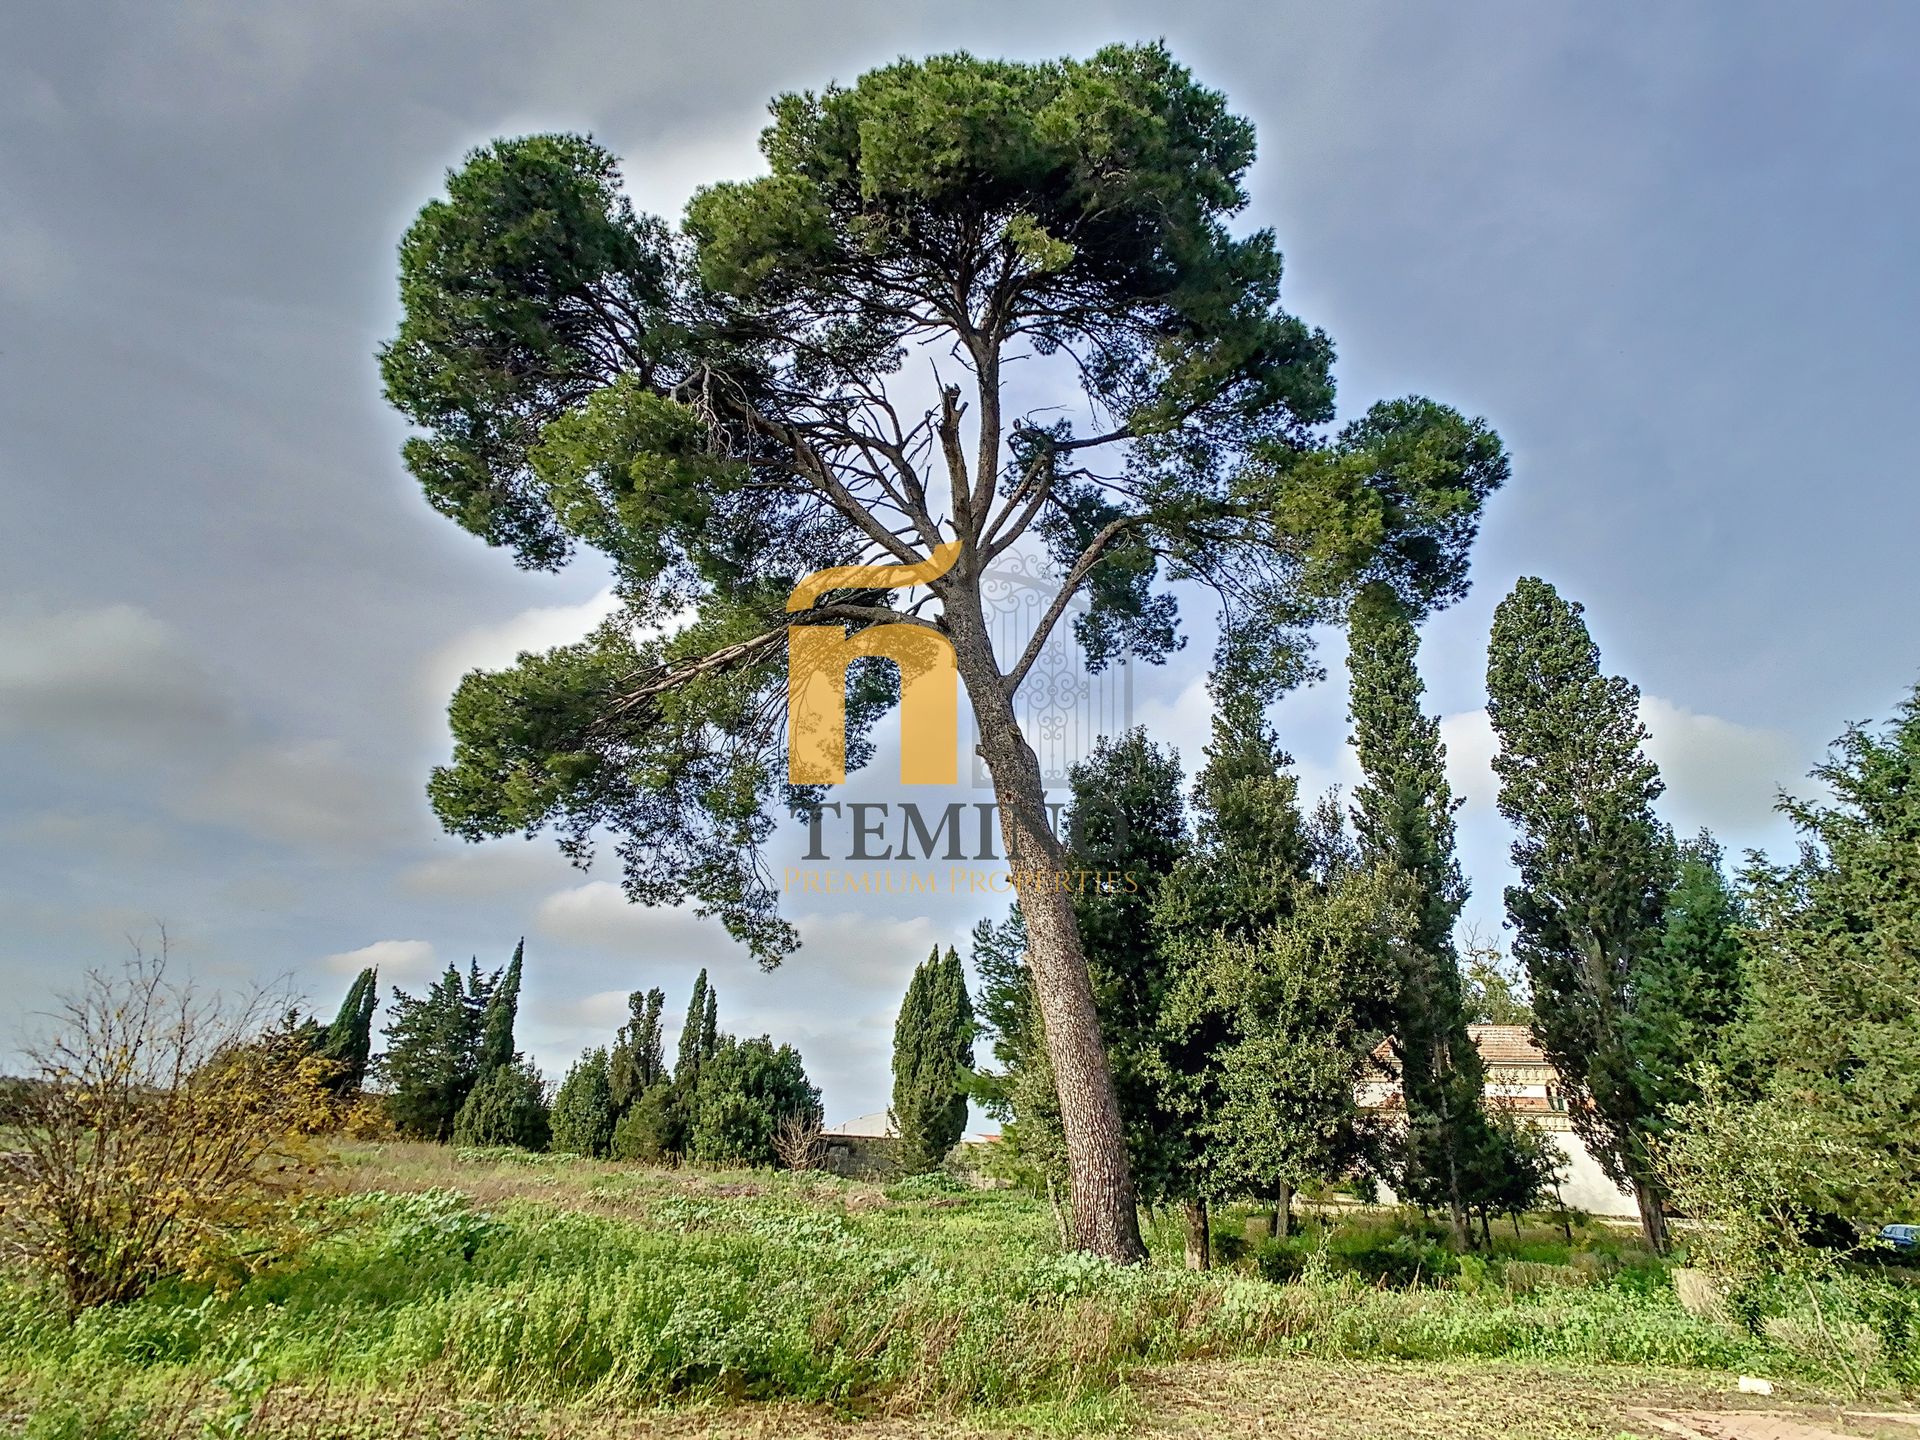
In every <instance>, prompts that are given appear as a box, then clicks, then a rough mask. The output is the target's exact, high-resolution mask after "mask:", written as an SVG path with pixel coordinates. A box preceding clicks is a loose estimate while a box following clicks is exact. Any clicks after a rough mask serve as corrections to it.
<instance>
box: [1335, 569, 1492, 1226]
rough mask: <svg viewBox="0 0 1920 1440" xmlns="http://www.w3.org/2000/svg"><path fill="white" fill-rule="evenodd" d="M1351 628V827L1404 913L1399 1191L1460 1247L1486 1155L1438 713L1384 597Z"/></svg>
mask: <svg viewBox="0 0 1920 1440" xmlns="http://www.w3.org/2000/svg"><path fill="white" fill-rule="evenodd" d="M1350 633H1351V646H1350V649H1349V652H1348V661H1347V663H1348V669H1349V673H1350V676H1351V680H1352V714H1351V719H1352V722H1353V727H1354V733H1353V745H1354V749H1355V750H1356V751H1357V752H1358V755H1359V759H1360V768H1361V769H1362V771H1364V772H1365V774H1366V783H1365V784H1363V785H1361V786H1360V787H1359V788H1358V789H1356V790H1355V791H1354V794H1353V798H1354V808H1353V820H1354V828H1355V830H1356V831H1357V832H1358V835H1359V839H1360V853H1361V855H1362V857H1363V858H1364V859H1365V860H1366V861H1367V863H1369V864H1371V865H1374V866H1378V867H1381V868H1384V869H1387V870H1389V871H1391V872H1393V874H1395V875H1396V876H1398V877H1399V878H1400V879H1401V880H1402V881H1404V883H1405V885H1406V886H1407V906H1408V915H1409V918H1410V920H1411V929H1410V931H1409V933H1408V934H1407V936H1406V943H1405V944H1404V945H1402V946H1400V947H1399V958H1400V974H1399V979H1398V986H1397V994H1396V996H1395V1005H1394V1027H1393V1050H1394V1058H1395V1060H1396V1062H1397V1064H1398V1068H1399V1071H1400V1093H1401V1096H1402V1098H1403V1100H1404V1103H1405V1106H1406V1127H1407V1128H1406V1132H1405V1134H1404V1136H1402V1137H1401V1152H1402V1153H1401V1157H1400V1158H1401V1165H1400V1172H1401V1173H1400V1191H1401V1194H1402V1195H1403V1197H1405V1198H1407V1199H1410V1200H1413V1201H1415V1202H1416V1203H1419V1204H1422V1205H1429V1204H1443V1205H1445V1206H1446V1208H1447V1210H1448V1211H1449V1212H1450V1213H1451V1215H1452V1217H1453V1230H1454V1237H1455V1241H1456V1243H1458V1244H1459V1245H1461V1246H1462V1247H1464V1246H1465V1245H1466V1244H1467V1242H1468V1240H1469V1238H1470V1234H1471V1232H1470V1230H1469V1228H1468V1223H1467V1210H1468V1206H1469V1203H1470V1202H1471V1201H1472V1200H1473V1199H1474V1194H1473V1192H1474V1189H1475V1177H1476V1175H1477V1174H1478V1173H1479V1172H1480V1171H1481V1170H1482V1169H1483V1168H1485V1166H1486V1163H1487V1162H1488V1161H1489V1160H1490V1159H1491V1158H1492V1156H1493V1153H1494V1151H1493V1146H1492V1144H1491V1138H1492V1137H1491V1132H1490V1130H1489V1127H1488V1124H1487V1120H1486V1115H1485V1112H1484V1111H1483V1110H1482V1108H1481V1096H1482V1091H1483V1089H1484V1087H1485V1079H1486V1076H1485V1068H1484V1066H1483V1065H1482V1064H1481V1061H1480V1053H1479V1051H1478V1050H1477V1049H1475V1047H1474V1044H1473V1041H1472V1039H1471V1038H1470V1036H1469V1035H1468V1033H1467V1016H1466V1004H1465V998H1464V988H1463V986H1462V982H1461V976H1460V956H1459V953H1458V952H1457V951H1456V950H1455V948H1454V943H1453V927H1454V922H1455V921H1456V920H1458V919H1459V916H1460V907H1461V906H1462V905H1464V904H1465V903H1466V899H1467V884H1466V880H1465V878H1464V877H1463V876H1462V875H1461V873H1460V863H1459V860H1458V859H1457V858H1456V856H1455V853H1454V829H1453V812H1454V810H1455V809H1456V808H1458V804H1459V802H1458V801H1456V800H1455V799H1454V798H1453V792H1452V790H1451V788H1450V787H1449V786H1448V784H1447V768H1446V766H1447V752H1446V746H1445V745H1444V744H1442V743H1441V740H1440V722H1439V719H1438V717H1436V716H1432V715H1428V714H1426V713H1425V712H1424V711H1423V710H1422V709H1421V702H1422V700H1423V699H1424V697H1425V695H1426V687H1425V685H1424V684H1423V683H1422V682H1421V679H1420V671H1419V669H1418V667H1417V665H1416V663H1415V662H1416V659H1417V656H1418V654H1419V645H1420V641H1419V636H1418V634H1417V632H1416V631H1415V630H1414V626H1413V622H1412V620H1411V619H1409V618H1408V616H1407V615H1406V613H1405V612H1404V611H1403V610H1401V609H1400V607H1399V606H1398V605H1397V604H1396V603H1395V602H1394V600H1393V598H1392V596H1391V595H1390V594H1381V593H1370V594H1368V595H1366V596H1363V597H1362V599H1361V600H1360V601H1359V602H1357V603H1356V604H1355V605H1354V608H1353V614H1352V625H1351V627H1350ZM1482 1188H1484V1187H1482Z"/></svg>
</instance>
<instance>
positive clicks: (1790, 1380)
mask: <svg viewBox="0 0 1920 1440" xmlns="http://www.w3.org/2000/svg"><path fill="white" fill-rule="evenodd" d="M329 1181H330V1183H329V1187H328V1190H327V1192H326V1193H323V1194H320V1195H317V1196H315V1197H314V1199H313V1200H312V1201H311V1202H309V1204H308V1206H307V1208H306V1211H305V1212H304V1217H303V1220H304V1225H303V1228H304V1231H305V1234H306V1237H307V1238H306V1240H305V1243H304V1244H302V1245H301V1246H300V1247H299V1248H298V1249H297V1251H296V1252H295V1253H292V1254H290V1255H287V1256H284V1257H282V1258H279V1259H277V1260H275V1261H274V1262H273V1263H271V1264H268V1265H266V1266H265V1267H264V1268H262V1269H260V1270H259V1271H258V1272H257V1273H254V1274H251V1275H244V1274H235V1275H234V1276H232V1277H229V1279H228V1281H227V1283H225V1284H216V1283H205V1284H196V1285H187V1284H183V1283H179V1282H168V1283H165V1284H163V1285H161V1286H160V1287H158V1288H157V1289H155V1290H154V1291H152V1292H151V1293H149V1294H148V1295H147V1296H145V1297H144V1298H142V1299H140V1300H138V1301H136V1302H134V1303H133V1304H130V1305H127V1306H124V1307H119V1308H114V1309H102V1310H98V1311H94V1312H90V1313H88V1314H86V1315H83V1316H82V1317H81V1318H80V1319H79V1321H78V1322H77V1323H75V1324H73V1325H71V1326H69V1325H68V1324H67V1323H66V1322H65V1321H64V1319H63V1318H61V1317H60V1316H59V1315H58V1314H57V1312H55V1311H53V1310H52V1309H50V1308H49V1306H48V1305H47V1304H46V1302H45V1300H44V1299H43V1298H42V1297H41V1296H39V1295H37V1294H36V1293H34V1292H33V1291H31V1290H29V1289H28V1288H26V1286H25V1285H24V1284H23V1283H21V1282H19V1281H17V1280H16V1281H12V1282H9V1285H8V1288H7V1289H6V1290H5V1292H4V1296H3V1297H0V1298H3V1308H0V1370H3V1371H4V1376H5V1378H4V1381H0V1385H4V1390H3V1391H0V1394H3V1395H4V1399H5V1404H6V1406H7V1409H8V1412H9V1414H10V1417H11V1425H12V1428H13V1429H14V1430H15V1431H16V1432H22V1433H26V1434H31V1435H41V1436H55V1435H72V1436H83V1435H84V1436H108V1435H127V1436H134V1435H141V1436H145V1435H180V1436H188V1435H194V1436H198V1435H202V1434H228V1435H240V1434H253V1435H277V1434H285V1435H316V1436H318V1435H356V1436H366V1437H373V1436H380V1435H394V1436H399V1435H429V1434H434V1435H449V1436H451V1435H462V1436H474V1437H479V1436H500V1437H508V1436H521V1435H525V1436H550V1435H552V1436H560V1435H577V1436H582V1437H585V1436H603V1435H604V1436H614V1435H628V1434H631V1435H656V1434H657V1435H675V1436H678V1435H698V1434H714V1435H726V1436H736V1435H741V1436H743V1435H753V1434H769V1435H771V1434H782V1435H793V1434H798V1435H806V1434H823V1435H824V1434H834V1433H840V1432H842V1431H844V1430H846V1428H847V1427H848V1426H850V1425H851V1426H855V1427H857V1429H858V1433H860V1434H863V1435H868V1436H876V1437H877V1436H884V1435H893V1434H915V1435H921V1434H931V1433H945V1432H948V1431H952V1432H955V1433H958V1432H960V1431H967V1432H970V1433H978V1432H981V1431H983V1430H985V1431H994V1432H997V1431H1002V1430H1008V1429H1012V1430H1019V1431H1026V1432H1033V1431H1051V1432H1067V1431H1106V1432H1112V1431H1132V1432H1135V1433H1142V1434H1169V1435H1175V1434H1181V1435H1226V1434H1241V1433H1261V1428H1262V1426H1265V1425H1269V1424H1270V1425H1271V1426H1272V1427H1274V1428H1271V1429H1270V1430H1269V1432H1268V1433H1273V1434H1292V1435H1327V1436H1343V1437H1344V1436H1362V1435H1376V1434H1377V1435H1383V1436H1384V1435H1415V1434H1435V1435H1448V1436H1454V1437H1460V1436H1471V1435H1483V1434H1484V1435H1539V1436H1543V1437H1544V1436H1588V1435H1596V1436H1602V1437H1607V1436H1614V1435H1618V1434H1622V1433H1625V1434H1651V1433H1657V1432H1656V1431H1654V1430H1649V1429H1645V1428H1641V1429H1635V1428H1634V1426H1635V1424H1637V1423H1639V1422H1637V1421H1635V1420H1634V1419H1633V1416H1632V1414H1631V1412H1633V1411H1635V1410H1637V1409H1644V1408H1647V1407H1656V1408H1657V1407H1658V1406H1660V1405H1669V1406H1695V1407H1698V1406H1701V1405H1724V1404H1727V1403H1729V1402H1728V1400H1727V1397H1728V1396H1729V1394H1730V1393H1731V1392H1732V1390H1733V1383H1732V1382H1733V1377H1734V1376H1735V1375H1737V1374H1738V1373H1742V1372H1745V1373H1753V1374H1763V1375H1768V1376H1771V1377H1773V1378H1775V1379H1776V1380H1777V1381H1780V1382H1781V1384H1782V1393H1783V1394H1793V1395H1797V1396H1799V1397H1800V1399H1802V1400H1804V1401H1805V1402H1806V1403H1808V1404H1811V1405H1814V1406H1816V1407H1818V1406H1820V1405H1822V1404H1825V1403H1827V1402H1828V1401H1829V1400H1830V1397H1829V1396H1828V1395H1827V1393H1826V1392H1825V1391H1824V1390H1823V1389H1822V1388H1821V1387H1822V1384H1823V1382H1824V1381H1825V1379H1826V1378H1827V1377H1825V1376H1823V1374H1822V1372H1821V1370H1820V1367H1819V1365H1818V1363H1817V1361H1816V1360H1814V1359H1812V1358H1810V1357H1809V1356H1808V1355H1807V1354H1806V1353H1805V1352H1804V1351H1803V1350H1800V1349H1797V1348H1796V1347H1794V1346H1793V1345H1792V1344H1790V1343H1784V1342H1782V1341H1780V1340H1779V1339H1778V1337H1776V1338H1773V1339H1769V1338H1763V1337H1760V1336H1755V1335H1751V1334H1747V1333H1745V1332H1744V1331H1742V1330H1739V1329H1737V1328H1734V1327H1728V1326H1723V1325H1719V1324H1715V1323H1712V1322H1709V1321H1706V1320H1701V1319H1697V1318H1695V1317H1693V1316H1691V1315H1689V1314H1688V1313H1686V1312H1685V1311H1684V1310H1682V1309H1681V1308H1680V1306H1679V1305H1678V1303H1677V1302H1676V1301H1675V1300H1674V1298H1673V1292H1672V1286H1671V1283H1670V1281H1669V1279H1668V1277H1667V1276H1666V1274H1665V1273H1664V1271H1663V1270H1662V1269H1661V1268H1660V1267H1658V1266H1657V1265H1654V1264H1652V1263H1651V1262H1649V1261H1647V1260H1646V1259H1645V1258H1644V1257H1640V1256H1638V1255H1637V1254H1636V1253H1635V1252H1634V1251H1633V1249H1632V1246H1631V1245H1630V1244H1629V1243H1626V1242H1623V1241H1621V1240H1620V1239H1618V1238H1613V1237H1608V1236H1604V1235H1597V1236H1587V1237H1585V1238H1583V1241H1582V1244H1581V1245H1580V1246H1579V1247H1578V1253H1577V1254H1573V1255H1569V1254H1568V1252H1567V1248H1566V1246H1565V1245H1564V1243H1563V1242H1562V1241H1560V1240H1558V1239H1557V1237H1556V1235H1555V1233H1554V1232H1552V1231H1551V1230H1550V1229H1548V1228H1547V1227H1545V1226H1539V1227H1530V1228H1529V1229H1528V1231H1527V1232H1526V1233H1525V1234H1524V1235H1523V1236H1521V1237H1519V1238H1518V1239H1517V1240H1516V1239H1514V1238H1513V1237H1511V1236H1508V1237H1506V1238H1505V1240H1504V1241H1503V1244H1504V1247H1505V1254H1504V1255H1497V1256H1496V1257H1495V1259H1494V1260H1492V1261H1491V1262H1485V1261H1472V1262H1470V1263H1469V1264H1468V1266H1467V1267H1465V1268H1464V1269H1463V1270H1462V1271H1461V1272H1460V1273H1457V1274H1451V1275H1446V1276H1444V1277H1436V1276H1434V1275H1433V1274H1431V1260H1430V1252H1429V1250H1428V1249H1427V1248H1425V1246H1424V1242H1421V1241H1420V1240H1419V1239H1418V1237H1417V1236H1407V1235H1404V1234H1401V1233H1399V1232H1397V1231H1390V1230H1388V1229H1386V1228H1383V1227H1384V1224H1385V1222H1381V1221H1373V1222H1368V1221H1363V1220H1354V1219H1347V1220H1344V1221H1342V1222H1341V1224H1340V1225H1339V1226H1338V1227H1331V1228H1329V1229H1328V1230H1326V1231H1324V1232H1321V1231H1315V1230H1311V1229H1310V1233H1309V1234H1308V1236H1306V1237H1304V1238H1303V1239H1302V1240H1301V1241H1299V1242H1296V1244H1294V1245H1292V1246H1288V1247H1270V1248H1268V1249H1266V1250H1264V1251H1260V1252H1254V1251H1250V1252H1249V1253H1247V1254H1245V1255H1243V1256H1241V1257H1240V1258H1239V1259H1238V1262H1237V1263H1236V1264H1235V1265H1234V1266H1233V1267H1232V1268H1223V1269H1222V1270H1220V1271H1216V1272H1214V1273H1212V1274H1208V1275H1194V1274H1189V1273H1187V1272H1185V1271H1184V1270H1181V1269H1178V1268H1175V1267H1176V1266H1177V1263H1178V1259H1177V1253H1174V1252H1176V1251H1177V1246H1178V1241H1177V1238H1176V1237H1175V1235H1174V1232H1173V1227H1172V1226H1171V1224H1169V1225H1166V1226H1164V1227H1161V1228H1160V1229H1159V1230H1158V1231H1157V1232H1156V1249H1157V1251H1158V1252H1159V1254H1158V1262H1159V1263H1157V1264H1156V1265H1155V1266H1153V1267H1151V1268H1148V1269H1145V1270H1123V1269H1118V1268H1116V1267H1111V1266H1108V1265H1105V1264H1102V1263H1100V1262H1096V1261H1092V1260H1089V1259H1087V1258H1085V1257H1080V1256H1072V1255H1063V1254H1060V1253H1059V1251H1058V1246H1057V1242H1056V1241H1055V1239H1054V1227H1053V1220H1052V1217H1051V1214H1050V1213H1049V1212H1048V1210H1047V1208H1046V1207H1045V1205H1044V1204H1042V1203H1040V1202H1038V1201H1035V1200H1032V1199H1030V1198H1028V1197H1026V1196H1023V1195H1020V1194H1017V1193H1014V1192H1010V1191H970V1190H961V1191H956V1190H954V1189H952V1188H951V1187H948V1186H943V1185H941V1184H939V1183H938V1182H937V1181H935V1182H928V1181H915V1182H909V1183H908V1184H906V1185H903V1186H898V1187H894V1188H892V1189H882V1188H880V1187H878V1186H875V1185H872V1184H865V1183H859V1182H853V1181H846V1180H840V1179H836V1178H832V1177H826V1176H818V1175H796V1174H792V1173H785V1172H778V1173H776V1172H721V1173H707V1174H702V1173H695V1172H691V1171H677V1172H667V1171H656V1170H645V1169H638V1168H634V1167H629V1166H619V1165H611V1164H595V1163H591V1162H584V1161H578V1160H574V1159H571V1158H563V1157H534V1156H518V1155H511V1154H501V1153H499V1152H482V1153H478V1154H475V1153H471V1152H457V1151H452V1150H446V1149H441V1148H438V1147H433V1146H413V1145H390V1146H381V1147H372V1146H363V1147H348V1148H347V1149H346V1150H345V1152H344V1153H343V1154H342V1156H341V1159H340V1164H339V1166H338V1167H337V1168H336V1169H335V1170H334V1171H333V1172H332V1173H331V1174H330V1176H329ZM1239 1224H1240V1221H1239V1220H1238V1219H1237V1218H1236V1217H1228V1218H1227V1220H1226V1222H1225V1225H1224V1228H1223V1239H1224V1240H1226V1241H1228V1242H1231V1241H1232V1240H1233V1239H1234V1238H1235V1237H1236V1233H1237V1230H1238V1227H1239ZM1369 1225H1372V1226H1373V1227H1374V1232H1373V1233H1371V1234H1369V1233H1368V1232H1369ZM1225 1248H1227V1249H1228V1250H1232V1249H1234V1248H1235V1247H1234V1246H1233V1245H1232V1244H1231V1243H1228V1244H1227V1245H1226V1247H1225ZM1382 1252H1385V1253H1388V1254H1389V1256H1390V1258H1389V1259H1388V1260H1387V1261H1386V1262H1384V1263H1380V1262H1376V1261H1374V1260H1373V1259H1372V1258H1371V1257H1373V1256H1375V1255H1376V1254H1378V1253H1382ZM1302 1255H1304V1256H1305V1259H1304V1260H1302V1259H1301V1258H1300V1257H1301V1256H1302ZM1583 1257H1584V1258H1585V1262H1586V1263H1582V1264H1567V1263H1564V1262H1566V1261H1568V1260H1575V1261H1580V1260H1582V1258H1583ZM1263 1272H1264V1273H1273V1272H1284V1273H1286V1274H1288V1275H1292V1276H1294V1277H1295V1278H1291V1279H1289V1280H1287V1281H1286V1282H1285V1283H1274V1282H1273V1281H1271V1280H1268V1279H1264V1278H1261V1276H1262V1273H1263ZM1883 1379H1884V1380H1885V1383H1886V1384H1887V1385H1889V1386H1891V1385H1893V1384H1896V1383H1897V1381H1898V1376H1892V1375H1890V1377H1883ZM1795 1387H1797V1388H1795ZM1735 1403H1750V1402H1744V1401H1742V1402H1735ZM1829 1408H1830V1407H1829ZM1501 1427H1505V1428H1501ZM1848 1433H1860V1432H1857V1431H1855V1432H1848ZM1909 1433H1914V1432H1909Z"/></svg>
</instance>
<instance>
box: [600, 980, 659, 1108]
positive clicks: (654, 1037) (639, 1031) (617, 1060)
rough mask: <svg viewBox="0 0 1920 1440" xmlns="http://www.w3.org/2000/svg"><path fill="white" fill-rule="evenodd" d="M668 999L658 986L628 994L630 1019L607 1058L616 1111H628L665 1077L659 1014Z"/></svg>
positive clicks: (608, 1076) (609, 1080)
mask: <svg viewBox="0 0 1920 1440" xmlns="http://www.w3.org/2000/svg"><path fill="white" fill-rule="evenodd" d="M666 1003H667V997H666V993H665V992H664V991H662V990H659V989H653V990H645V991H641V990H635V991H633V992H632V993H631V994H629V995H628V996H627V1023H626V1024H625V1025H622V1026H621V1027H620V1033H619V1035H618V1037H617V1038H616V1039H615V1042H614V1046H613V1054H612V1055H611V1056H610V1057H609V1058H608V1060H607V1083H608V1085H609V1086H610V1087H611V1093H612V1098H613V1109H614V1113H615V1114H616V1115H625V1114H626V1112H627V1111H628V1110H629V1109H630V1108H631V1107H632V1106H633V1104H634V1102H635V1101H637V1100H638V1099H639V1098H640V1097H641V1096H642V1095H644V1094H645V1093H646V1092H647V1091H648V1090H649V1089H651V1088H652V1087H653V1086H655V1085H657V1084H659V1083H660V1082H661V1081H662V1080H663V1079H665V1078H666V1069H667V1067H666V1062H665V1059H664V1057H663V1054H662V1049H661V1045H662V1037H661V1033H660V1014H661V1011H662V1010H663V1009H664V1008H665V1007H666Z"/></svg>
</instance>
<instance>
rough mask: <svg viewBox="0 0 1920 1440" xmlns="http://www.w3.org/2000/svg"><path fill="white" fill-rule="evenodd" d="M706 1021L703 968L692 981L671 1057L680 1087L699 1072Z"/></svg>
mask: <svg viewBox="0 0 1920 1440" xmlns="http://www.w3.org/2000/svg"><path fill="white" fill-rule="evenodd" d="M706 1023H707V972H706V970H705V969H704V968H702V969H701V971H700V974H699V975H698V976H697V977H695V979H694V982H693V998H692V999H690V1000H688V1001H687V1018H686V1022H685V1023H684V1024H682V1025H681V1027H680V1048H679V1049H678V1050H677V1051H676V1052H675V1053H674V1057H673V1079H674V1083H675V1084H676V1085H680V1086H682V1087H685V1086H690V1085H692V1084H693V1079H694V1077H695V1076H696V1075H698V1074H699V1073H700V1059H701V1057H702V1056H703V1055H704V1054H705V1053H706V1047H705V1045H704V1043H703V1037H704V1035H705V1031H706Z"/></svg>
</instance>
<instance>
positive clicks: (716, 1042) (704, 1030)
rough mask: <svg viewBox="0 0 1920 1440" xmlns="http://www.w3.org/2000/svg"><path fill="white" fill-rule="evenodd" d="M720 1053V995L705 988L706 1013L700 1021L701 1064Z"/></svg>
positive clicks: (712, 989)
mask: <svg viewBox="0 0 1920 1440" xmlns="http://www.w3.org/2000/svg"><path fill="white" fill-rule="evenodd" d="M719 1053H720V993H719V992H718V991H717V990H715V989H714V988H713V986H712V985H708V986H707V1013H706V1014H705V1015H704V1016H703V1017H702V1018H701V1021H700V1059H701V1061H702V1063H704V1062H706V1061H708V1060H711V1059H712V1058H713V1057H714V1056H715V1055H717V1054H719Z"/></svg>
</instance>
